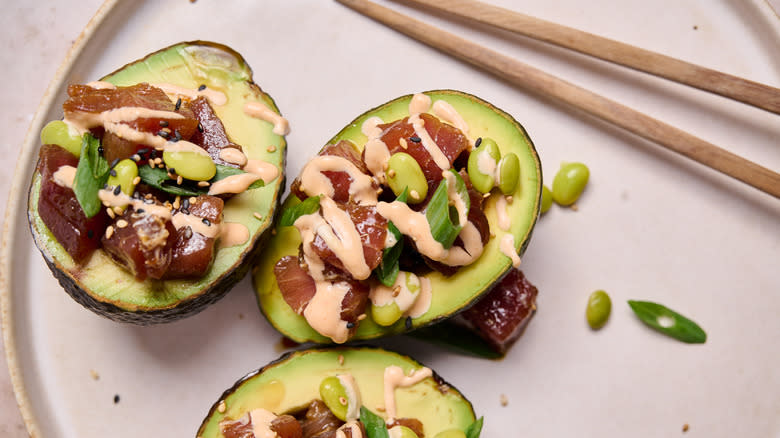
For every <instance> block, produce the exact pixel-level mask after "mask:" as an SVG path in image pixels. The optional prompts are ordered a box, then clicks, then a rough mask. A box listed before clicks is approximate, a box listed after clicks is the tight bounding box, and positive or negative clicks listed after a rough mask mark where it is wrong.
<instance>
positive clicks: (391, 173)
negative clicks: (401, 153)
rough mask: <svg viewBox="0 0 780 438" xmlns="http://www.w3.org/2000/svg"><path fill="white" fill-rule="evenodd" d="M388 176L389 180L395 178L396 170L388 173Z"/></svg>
mask: <svg viewBox="0 0 780 438" xmlns="http://www.w3.org/2000/svg"><path fill="white" fill-rule="evenodd" d="M387 176H388V177H389V178H395V169H390V170H388V171H387Z"/></svg>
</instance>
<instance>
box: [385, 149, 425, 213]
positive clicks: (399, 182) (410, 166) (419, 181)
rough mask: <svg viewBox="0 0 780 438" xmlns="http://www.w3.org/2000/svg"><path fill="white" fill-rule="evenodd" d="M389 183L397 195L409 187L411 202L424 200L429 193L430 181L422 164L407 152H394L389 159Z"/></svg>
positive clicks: (409, 199)
mask: <svg viewBox="0 0 780 438" xmlns="http://www.w3.org/2000/svg"><path fill="white" fill-rule="evenodd" d="M387 185H389V186H390V189H391V190H393V193H395V195H396V196H398V195H400V194H401V193H402V192H403V191H404V189H405V188H408V189H409V192H408V193H409V197H408V200H407V201H408V202H409V203H410V204H417V203H419V202H422V201H423V200H424V199H425V197H426V196H427V195H428V181H427V180H426V179H425V174H423V171H422V169H421V168H420V164H419V163H417V160H415V159H414V157H412V156H411V155H409V154H407V153H405V152H398V153H396V154H393V155H392V156H391V157H390V159H389V160H388V161H387Z"/></svg>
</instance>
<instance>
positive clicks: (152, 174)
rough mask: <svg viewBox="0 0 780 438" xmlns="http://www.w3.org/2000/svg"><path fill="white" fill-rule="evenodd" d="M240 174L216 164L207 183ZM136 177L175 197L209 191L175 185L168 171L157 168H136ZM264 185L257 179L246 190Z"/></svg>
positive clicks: (241, 171)
mask: <svg viewBox="0 0 780 438" xmlns="http://www.w3.org/2000/svg"><path fill="white" fill-rule="evenodd" d="M242 173H246V172H245V171H243V170H241V169H237V168H235V167H230V166H224V165H222V164H217V173H216V174H215V175H214V177H213V178H211V180H209V182H210V183H211V184H213V183H215V182H217V181H219V180H222V179H225V178H227V177H229V176H233V175H240V174H242ZM138 176H140V177H141V181H143V182H144V183H145V184H146V185H149V186H152V187H154V188H156V189H158V190H162V191H164V192H166V193H170V194H171V195H175V196H198V195H203V194H206V193H208V191H209V189H208V187H200V186H197V185H195V184H192V183H189V182H185V183H183V184H177V183H176V180H175V179H173V178H171V177H170V175H168V171H167V170H166V169H161V168H159V167H149V166H138ZM264 185H265V183H264V182H263V180H262V179H259V180H257V181H255V182H253V183H252V184H251V185H250V186H249V187H248V188H247V190H249V189H256V188H259V187H263V186H264Z"/></svg>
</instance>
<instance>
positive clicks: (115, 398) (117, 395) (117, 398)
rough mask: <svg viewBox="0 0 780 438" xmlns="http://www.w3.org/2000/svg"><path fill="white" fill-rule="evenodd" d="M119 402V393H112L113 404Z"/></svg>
mask: <svg viewBox="0 0 780 438" xmlns="http://www.w3.org/2000/svg"><path fill="white" fill-rule="evenodd" d="M117 403H119V394H116V395H114V404H117Z"/></svg>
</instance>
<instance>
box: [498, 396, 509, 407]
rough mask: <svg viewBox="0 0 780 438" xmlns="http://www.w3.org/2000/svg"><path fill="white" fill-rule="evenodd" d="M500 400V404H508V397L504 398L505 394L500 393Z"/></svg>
mask: <svg viewBox="0 0 780 438" xmlns="http://www.w3.org/2000/svg"><path fill="white" fill-rule="evenodd" d="M500 401H501V406H506V405H508V404H509V399H508V398H506V394H501V398H500Z"/></svg>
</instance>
